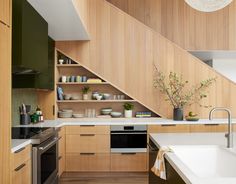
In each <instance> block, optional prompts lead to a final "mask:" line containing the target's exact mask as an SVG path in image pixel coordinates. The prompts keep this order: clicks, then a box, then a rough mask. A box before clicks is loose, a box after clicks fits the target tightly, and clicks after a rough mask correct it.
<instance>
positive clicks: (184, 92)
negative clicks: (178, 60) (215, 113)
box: [154, 67, 216, 121]
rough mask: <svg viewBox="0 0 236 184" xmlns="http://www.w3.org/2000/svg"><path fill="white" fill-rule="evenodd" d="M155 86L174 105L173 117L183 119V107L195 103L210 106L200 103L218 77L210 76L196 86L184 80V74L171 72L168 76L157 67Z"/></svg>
mask: <svg viewBox="0 0 236 184" xmlns="http://www.w3.org/2000/svg"><path fill="white" fill-rule="evenodd" d="M155 70H156V72H155V75H154V87H155V88H158V89H159V90H160V91H161V92H162V93H163V94H165V95H166V97H167V98H166V99H165V100H166V101H169V102H170V104H171V105H172V106H173V119H174V120H180V121H181V120H183V108H184V107H185V106H187V105H189V106H190V105H192V104H194V103H197V104H199V105H200V106H201V107H206V108H208V107H210V106H206V105H202V104H200V101H201V100H202V99H204V98H206V97H207V89H208V88H209V87H210V86H211V85H212V84H213V82H215V81H216V78H209V79H206V80H203V81H201V82H200V83H199V84H197V85H194V86H190V87H189V86H187V84H188V81H187V80H183V77H182V75H177V74H176V73H175V72H170V73H169V76H168V77H166V76H165V75H164V74H163V73H162V72H160V71H158V69H157V68H156V67H155Z"/></svg>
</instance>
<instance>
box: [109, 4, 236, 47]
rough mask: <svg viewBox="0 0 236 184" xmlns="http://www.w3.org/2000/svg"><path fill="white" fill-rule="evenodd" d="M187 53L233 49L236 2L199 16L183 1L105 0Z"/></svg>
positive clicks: (200, 13) (235, 43) (235, 40)
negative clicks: (190, 51)
mask: <svg viewBox="0 0 236 184" xmlns="http://www.w3.org/2000/svg"><path fill="white" fill-rule="evenodd" d="M107 1H109V2H111V3H113V4H114V5H115V6H117V7H119V8H120V9H122V10H123V11H125V12H127V13H128V14H130V15H131V16H133V17H135V18H137V19H138V20H139V21H141V22H143V23H144V24H146V25H147V26H149V27H151V28H153V29H154V30H155V31H157V32H159V33H161V34H162V35H163V36H165V37H166V38H168V39H169V40H171V41H173V42H175V43H177V44H178V45H179V46H181V47H182V48H185V49H187V50H235V49H236V36H235V32H236V0H234V1H233V2H232V3H231V4H230V5H229V6H227V7H226V8H224V9H222V10H220V11H216V12H212V13H203V12H199V11H196V10H194V9H192V8H191V7H190V6H188V5H187V4H186V3H185V1H184V0H107Z"/></svg>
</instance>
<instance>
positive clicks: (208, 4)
mask: <svg viewBox="0 0 236 184" xmlns="http://www.w3.org/2000/svg"><path fill="white" fill-rule="evenodd" d="M232 1H233V0H185V2H186V3H187V4H188V5H189V6H191V7H192V8H194V9H196V10H198V11H202V12H213V11H217V10H220V9H222V8H224V7H226V6H227V5H229V4H230V3H231V2H232Z"/></svg>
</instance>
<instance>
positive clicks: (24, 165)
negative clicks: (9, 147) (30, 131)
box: [11, 145, 32, 184]
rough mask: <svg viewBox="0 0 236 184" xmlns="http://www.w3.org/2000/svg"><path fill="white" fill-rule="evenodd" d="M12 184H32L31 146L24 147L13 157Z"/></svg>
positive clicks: (13, 154)
mask: <svg viewBox="0 0 236 184" xmlns="http://www.w3.org/2000/svg"><path fill="white" fill-rule="evenodd" d="M11 164H12V183H14V184H31V182H32V173H31V145H29V146H26V147H23V148H21V149H19V150H17V151H15V152H14V153H12V155H11Z"/></svg>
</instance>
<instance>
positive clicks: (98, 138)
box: [66, 134, 110, 153]
mask: <svg viewBox="0 0 236 184" xmlns="http://www.w3.org/2000/svg"><path fill="white" fill-rule="evenodd" d="M66 152H67V153H109V152H110V136H108V135H96V134H81V135H67V136H66Z"/></svg>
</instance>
